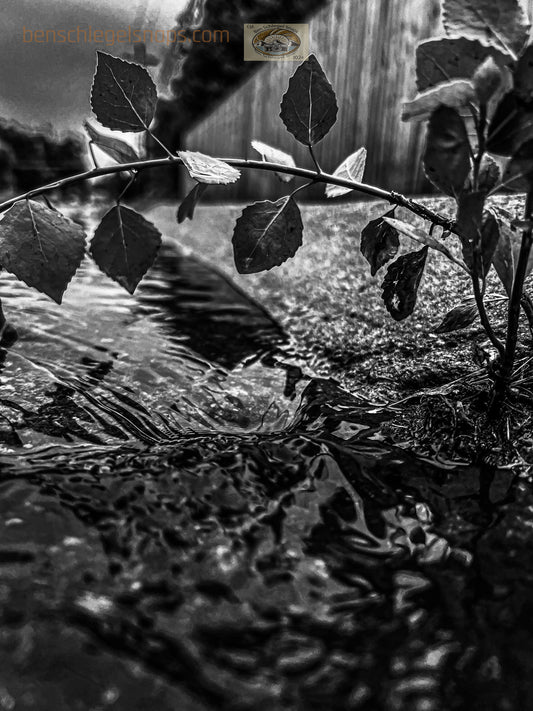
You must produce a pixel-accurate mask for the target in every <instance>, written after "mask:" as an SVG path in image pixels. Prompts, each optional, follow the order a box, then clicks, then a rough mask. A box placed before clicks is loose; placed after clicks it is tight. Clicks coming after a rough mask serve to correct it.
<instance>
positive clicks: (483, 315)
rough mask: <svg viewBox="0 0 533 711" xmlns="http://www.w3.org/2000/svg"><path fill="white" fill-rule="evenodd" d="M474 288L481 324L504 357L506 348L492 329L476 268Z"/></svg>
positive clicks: (473, 279) (473, 280)
mask: <svg viewBox="0 0 533 711" xmlns="http://www.w3.org/2000/svg"><path fill="white" fill-rule="evenodd" d="M472 288H473V290H474V297H475V299H476V306H477V310H478V313H479V318H480V320H481V324H482V326H483V328H484V329H485V333H486V334H487V336H488V337H489V339H490V342H491V343H492V345H493V346H494V347H495V348H496V350H497V351H498V353H499V354H500V357H502V358H503V356H504V352H505V349H504V347H503V344H502V343H501V341H500V339H499V338H498V337H497V336H496V334H495V333H494V331H493V330H492V326H491V325H490V321H489V317H488V316H487V311H486V310H485V304H484V303H483V294H482V293H481V289H480V288H479V278H478V275H477V270H476V269H474V270H473V272H472Z"/></svg>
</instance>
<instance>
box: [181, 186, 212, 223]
mask: <svg viewBox="0 0 533 711" xmlns="http://www.w3.org/2000/svg"><path fill="white" fill-rule="evenodd" d="M206 190H207V185H206V184H205V183H196V185H195V186H194V188H193V189H192V190H191V191H190V192H189V193H188V194H187V195H186V196H185V198H184V199H183V202H182V203H181V205H180V206H179V207H178V212H177V215H176V218H177V220H178V224H181V223H182V222H184V221H185V220H187V219H189V220H192V218H193V217H194V210H195V208H196V205H197V204H198V202H199V201H200V198H201V197H202V195H203V194H204V192H205V191H206Z"/></svg>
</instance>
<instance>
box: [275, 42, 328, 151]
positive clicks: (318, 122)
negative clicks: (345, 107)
mask: <svg viewBox="0 0 533 711" xmlns="http://www.w3.org/2000/svg"><path fill="white" fill-rule="evenodd" d="M337 111H338V107H337V99H336V97H335V92H334V91H333V87H332V86H331V84H330V83H329V81H328V79H327V77H326V75H325V74H324V70H323V69H322V67H321V66H320V63H319V61H318V59H317V58H316V57H315V55H314V54H311V55H310V56H309V57H308V59H306V61H305V62H303V63H302V64H300V66H299V67H298V69H297V70H296V71H295V72H294V74H293V75H292V77H291V78H290V80H289V87H288V89H287V92H286V93H285V94H284V96H283V99H282V100H281V112H280V116H281V119H282V121H283V123H284V124H285V126H286V127H287V130H288V131H290V133H292V135H293V136H294V137H295V138H296V139H297V140H298V141H300V143H303V144H304V145H306V146H314V145H315V143H318V142H319V141H321V140H322V139H323V138H324V136H325V135H326V134H327V133H328V131H329V130H330V128H331V127H332V126H333V124H334V123H335V121H336V120H337Z"/></svg>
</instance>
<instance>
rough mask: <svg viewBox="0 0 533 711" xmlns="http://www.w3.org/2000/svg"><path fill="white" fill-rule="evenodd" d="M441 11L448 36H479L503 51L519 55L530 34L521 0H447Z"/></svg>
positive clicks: (478, 37)
mask: <svg viewBox="0 0 533 711" xmlns="http://www.w3.org/2000/svg"><path fill="white" fill-rule="evenodd" d="M442 10H443V12H442V15H443V17H442V21H443V23H444V28H445V29H446V33H447V34H448V35H453V34H457V35H464V36H465V37H469V38H472V39H479V40H481V41H482V42H488V43H490V44H491V45H493V46H494V47H497V48H498V49H499V50H501V51H504V52H512V53H513V54H515V55H518V54H519V53H520V50H521V49H522V47H523V46H524V43H525V42H526V40H527V38H528V35H529V27H530V25H529V21H528V18H527V14H526V12H525V10H524V7H523V5H522V4H521V2H520V0H498V1H497V2H495V0H444V2H443V6H442Z"/></svg>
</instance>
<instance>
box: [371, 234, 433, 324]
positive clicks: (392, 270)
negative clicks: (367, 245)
mask: <svg viewBox="0 0 533 711" xmlns="http://www.w3.org/2000/svg"><path fill="white" fill-rule="evenodd" d="M427 253H428V247H422V249H420V250H419V251H418V252H409V253H408V254H403V255H402V256H401V257H398V259H397V260H396V261H395V262H393V263H392V264H391V265H390V266H389V267H388V269H387V274H386V276H385V279H384V280H383V283H382V285H381V288H382V289H383V294H382V299H383V301H384V302H385V306H386V308H387V311H388V312H389V313H390V315H391V316H392V318H393V319H394V320H395V321H402V320H403V319H404V318H407V316H410V315H411V314H412V313H413V311H414V308H415V306H416V296H417V292H418V287H419V285H420V280H421V279H422V274H423V272H424V266H425V264H426V258H427Z"/></svg>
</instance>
